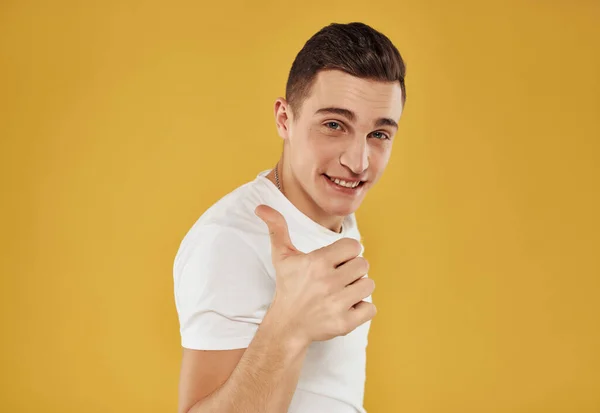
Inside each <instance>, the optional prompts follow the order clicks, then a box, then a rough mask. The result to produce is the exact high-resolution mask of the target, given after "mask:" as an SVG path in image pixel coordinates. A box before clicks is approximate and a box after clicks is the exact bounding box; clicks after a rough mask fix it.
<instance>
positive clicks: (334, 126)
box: [325, 121, 342, 130]
mask: <svg viewBox="0 0 600 413" xmlns="http://www.w3.org/2000/svg"><path fill="white" fill-rule="evenodd" d="M325 125H326V126H327V127H328V128H329V129H333V130H340V129H341V128H342V125H340V124H339V123H338V122H335V121H330V122H327V123H325Z"/></svg>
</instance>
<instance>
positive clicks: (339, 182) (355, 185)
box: [323, 174, 364, 189]
mask: <svg viewBox="0 0 600 413" xmlns="http://www.w3.org/2000/svg"><path fill="white" fill-rule="evenodd" d="M323 175H325V177H326V178H327V179H329V180H330V181H331V182H333V183H335V184H336V185H338V186H340V187H342V188H347V189H356V188H358V187H360V186H362V185H363V184H364V181H345V180H343V179H338V178H332V177H330V176H329V175H327V174H323Z"/></svg>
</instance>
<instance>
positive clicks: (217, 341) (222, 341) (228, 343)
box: [181, 336, 254, 350]
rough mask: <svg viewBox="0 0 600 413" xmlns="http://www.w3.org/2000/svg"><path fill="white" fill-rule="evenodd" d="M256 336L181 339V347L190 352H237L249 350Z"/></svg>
mask: <svg viewBox="0 0 600 413" xmlns="http://www.w3.org/2000/svg"><path fill="white" fill-rule="evenodd" d="M253 338H254V336H251V337H233V338H211V339H201V340H197V339H186V338H182V339H181V346H182V347H184V348H187V349H190V350H235V349H240V348H248V346H249V345H250V343H251V342H252V339H253Z"/></svg>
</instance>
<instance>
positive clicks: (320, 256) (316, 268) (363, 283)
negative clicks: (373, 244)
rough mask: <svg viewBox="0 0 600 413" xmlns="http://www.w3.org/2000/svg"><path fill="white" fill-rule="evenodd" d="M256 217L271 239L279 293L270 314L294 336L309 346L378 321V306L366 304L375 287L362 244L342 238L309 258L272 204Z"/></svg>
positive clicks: (310, 254)
mask: <svg viewBox="0 0 600 413" xmlns="http://www.w3.org/2000/svg"><path fill="white" fill-rule="evenodd" d="M255 213H256V215H257V216H258V217H259V218H260V219H262V220H263V221H264V222H265V224H267V227H268V229H269V233H270V236H271V251H272V259H273V266H274V267H275V272H276V288H275V296H274V298H273V302H272V303H271V307H270V308H269V313H271V314H270V316H271V317H275V318H277V320H278V322H279V323H280V324H281V325H285V326H286V328H287V330H288V331H289V334H291V335H294V336H295V337H296V338H298V339H300V340H301V341H302V342H304V343H306V344H307V345H308V344H310V343H311V342H313V341H323V340H329V339H332V338H334V337H337V336H343V335H346V334H348V333H350V332H351V331H353V330H354V329H355V328H357V327H358V326H360V325H361V324H363V323H365V322H367V321H369V320H370V319H372V318H373V317H374V316H375V313H376V312H377V310H376V308H375V305H373V304H372V303H369V302H367V301H363V299H365V298H366V297H368V296H369V295H371V294H372V293H373V290H374V289H375V283H374V282H373V280H372V279H370V278H367V277H365V278H363V276H364V275H365V274H367V272H368V270H369V263H368V262H367V260H366V259H364V258H363V257H359V256H358V255H359V254H360V253H361V245H360V243H359V242H358V241H357V240H355V239H353V238H342V239H340V240H338V241H336V242H334V243H333V244H331V245H328V246H326V247H323V248H320V249H318V250H315V251H313V252H311V253H309V254H305V253H303V252H301V251H298V250H297V249H296V248H295V247H294V245H293V244H292V242H291V240H290V235H289V232H288V226H287V223H286V221H285V218H284V217H283V215H281V213H279V212H278V211H276V210H275V209H273V208H271V207H269V206H267V205H259V206H258V207H257V208H256V210H255Z"/></svg>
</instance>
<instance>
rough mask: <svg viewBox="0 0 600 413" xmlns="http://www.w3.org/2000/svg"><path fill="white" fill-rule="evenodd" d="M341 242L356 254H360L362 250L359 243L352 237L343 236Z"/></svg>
mask: <svg viewBox="0 0 600 413" xmlns="http://www.w3.org/2000/svg"><path fill="white" fill-rule="evenodd" d="M343 242H344V244H345V247H346V248H348V249H349V250H352V251H355V252H356V255H358V254H360V252H361V251H362V245H361V243H360V242H359V241H358V240H356V239H354V238H344V239H343Z"/></svg>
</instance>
